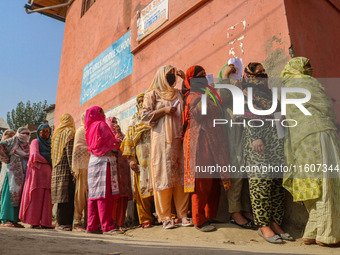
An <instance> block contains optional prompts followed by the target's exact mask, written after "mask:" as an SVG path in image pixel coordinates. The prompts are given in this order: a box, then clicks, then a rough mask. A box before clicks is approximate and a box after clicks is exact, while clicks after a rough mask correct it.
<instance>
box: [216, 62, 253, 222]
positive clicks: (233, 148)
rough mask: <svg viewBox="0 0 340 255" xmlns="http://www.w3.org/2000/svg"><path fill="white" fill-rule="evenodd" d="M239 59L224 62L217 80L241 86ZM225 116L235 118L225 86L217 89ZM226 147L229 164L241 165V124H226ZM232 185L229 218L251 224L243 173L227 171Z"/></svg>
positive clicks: (247, 188) (246, 187) (240, 63)
mask: <svg viewBox="0 0 340 255" xmlns="http://www.w3.org/2000/svg"><path fill="white" fill-rule="evenodd" d="M242 69H243V67H242V60H241V59H239V58H231V59H229V61H228V63H227V64H225V65H224V66H223V68H222V69H221V71H220V72H219V73H218V76H217V81H216V83H217V84H232V85H235V86H237V87H238V88H241V85H242V82H241V81H242V74H243V70H242ZM218 92H219V94H220V95H221V99H222V103H223V109H224V114H225V117H224V119H227V120H233V121H236V118H235V116H234V114H233V97H232V94H231V92H230V90H228V89H219V90H218ZM227 132H228V137H227V141H228V149H229V159H230V164H231V165H233V166H236V167H237V169H238V170H239V169H240V166H241V165H242V132H243V126H242V125H233V126H232V127H231V126H229V125H227ZM230 177H231V178H230V180H231V187H230V189H229V190H228V193H227V196H228V210H229V213H230V222H231V223H233V224H236V225H238V226H240V227H242V228H246V229H251V228H254V227H255V226H254V221H253V219H254V218H253V216H252V214H251V213H250V212H251V206H250V198H249V187H248V180H247V178H246V174H245V173H241V172H240V171H239V172H232V173H230Z"/></svg>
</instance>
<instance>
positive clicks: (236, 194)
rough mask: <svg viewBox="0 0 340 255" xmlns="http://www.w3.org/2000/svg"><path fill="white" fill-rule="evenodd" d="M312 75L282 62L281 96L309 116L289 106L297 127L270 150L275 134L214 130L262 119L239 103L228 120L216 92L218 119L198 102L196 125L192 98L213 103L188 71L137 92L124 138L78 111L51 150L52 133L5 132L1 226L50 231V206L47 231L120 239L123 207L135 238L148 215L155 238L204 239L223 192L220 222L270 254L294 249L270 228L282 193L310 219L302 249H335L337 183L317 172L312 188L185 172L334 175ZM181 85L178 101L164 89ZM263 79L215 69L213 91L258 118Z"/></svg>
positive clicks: (98, 113)
mask: <svg viewBox="0 0 340 255" xmlns="http://www.w3.org/2000/svg"><path fill="white" fill-rule="evenodd" d="M312 72H313V69H312V68H311V65H310V62H309V60H308V59H307V58H304V57H298V58H293V59H292V60H290V61H289V62H288V63H287V65H286V66H285V68H284V70H283V71H282V74H281V80H282V83H283V84H284V86H285V87H299V88H306V89H308V90H309V91H310V92H311V99H310V100H309V102H308V103H305V104H304V106H305V107H306V108H307V109H308V110H309V111H310V112H311V113H312V116H305V115H304V114H303V113H302V112H301V111H300V110H299V109H298V108H296V107H294V106H293V105H288V106H287V115H286V118H287V121H288V119H294V120H297V121H298V126H297V127H295V128H286V130H285V133H286V134H285V138H284V139H282V138H278V135H277V131H276V128H275V126H274V127H273V126H272V125H271V124H270V123H268V122H267V123H265V124H264V126H263V127H262V128H254V127H250V126H244V127H243V126H240V125H238V126H235V127H232V128H230V127H227V126H218V127H216V128H213V127H212V124H211V123H212V122H211V120H212V119H216V118H225V119H234V120H244V119H245V120H251V119H260V120H261V119H268V118H272V119H273V116H272V115H270V116H258V115H255V114H253V113H251V111H250V110H249V107H248V105H247V103H246V104H245V114H244V115H242V116H234V115H233V113H232V105H233V103H232V97H231V94H230V92H227V90H225V91H224V92H223V91H219V93H218V94H216V95H217V98H216V99H217V100H221V102H222V103H223V104H222V105H223V107H219V106H218V104H215V103H214V102H213V101H214V100H212V99H208V102H207V103H208V107H207V110H208V114H207V115H206V116H204V117H202V115H201V108H202V104H201V103H202V102H201V95H202V94H203V93H205V91H207V90H212V91H213V92H216V91H215V90H214V89H213V87H212V86H210V85H211V84H209V82H208V80H207V78H206V71H205V69H204V68H203V67H201V66H198V65H197V66H193V67H190V68H189V69H188V70H187V72H186V73H184V72H183V71H180V70H177V69H176V68H175V67H173V66H170V65H167V66H163V67H161V68H160V69H159V70H158V71H157V73H156V75H155V77H154V79H153V81H152V83H151V86H150V88H149V89H148V90H147V92H146V93H145V94H140V95H139V96H137V112H136V113H135V115H134V116H133V117H132V119H131V121H130V123H129V126H128V130H127V132H126V134H123V133H122V131H121V130H120V127H119V125H118V122H117V119H116V118H114V117H110V118H107V119H106V117H105V114H104V111H103V109H102V108H101V107H99V106H94V107H91V108H90V109H88V110H86V112H85V113H84V114H83V115H82V121H81V126H80V127H79V128H78V129H77V131H76V128H75V123H74V120H73V118H72V116H71V115H69V114H64V115H62V117H61V120H60V125H59V127H58V128H57V129H56V130H55V132H54V134H53V137H52V139H51V135H52V134H51V128H50V127H49V126H48V125H47V124H42V125H40V126H39V128H38V130H37V139H34V140H33V141H32V142H31V144H30V145H29V140H30V131H29V130H28V129H27V128H19V129H18V130H17V132H16V133H15V132H14V131H13V130H7V131H5V133H4V134H3V137H2V141H1V143H0V159H1V162H2V170H1V176H0V192H1V211H0V220H1V221H2V224H1V226H2V227H23V226H22V225H21V224H19V222H20V221H21V222H23V223H25V224H29V225H31V227H32V228H54V226H53V225H52V207H53V204H57V213H56V226H55V228H56V229H58V230H65V231H70V230H72V229H73V231H86V232H88V233H103V234H109V235H113V234H118V233H123V232H124V231H125V228H124V222H125V215H126V210H127V204H128V201H129V200H131V199H133V200H134V201H135V202H136V208H137V212H138V218H139V223H140V224H141V226H142V227H143V228H150V227H152V225H153V224H155V223H154V215H153V209H152V208H153V204H154V207H155V215H156V217H157V220H158V222H160V223H161V224H162V226H163V228H164V229H172V228H175V227H178V226H182V227H190V226H194V227H195V228H196V229H197V230H199V231H202V232H210V231H214V230H216V228H215V226H214V225H213V222H214V218H216V216H217V210H218V205H219V198H220V189H221V187H224V189H225V190H227V198H228V205H229V206H228V208H229V213H230V215H231V216H230V222H231V223H234V224H236V225H238V226H240V227H243V228H248V229H257V231H258V234H259V235H260V236H261V237H263V238H264V239H265V240H266V241H268V242H270V243H278V244H280V243H284V242H285V241H293V240H294V238H293V237H292V236H291V235H290V234H289V233H287V232H286V231H285V230H283V229H282V227H281V224H282V220H283V214H284V189H287V190H288V191H289V192H290V193H291V194H292V196H293V199H294V202H302V203H303V204H304V206H305V207H306V209H307V211H308V213H309V218H308V221H307V225H306V227H305V231H304V235H303V241H304V243H305V244H318V245H321V246H334V245H339V244H340V228H339V226H340V217H339V216H338V215H339V214H340V178H339V172H337V174H336V175H334V173H333V176H330V173H329V172H328V171H326V172H323V173H321V174H320V175H317V176H315V175H314V176H309V175H308V173H306V172H300V173H298V172H293V171H291V172H288V173H282V175H281V176H277V175H275V176H273V175H271V174H270V173H261V172H249V173H247V176H246V178H244V177H245V176H243V175H242V174H241V173H238V174H236V175H233V176H232V178H231V176H229V174H228V173H223V172H221V173H214V174H211V173H206V172H196V171H195V166H197V165H209V164H210V165H213V164H219V165H228V164H232V165H235V166H237V167H240V166H241V165H244V166H261V165H272V166H280V165H283V164H286V165H288V164H290V165H305V164H326V165H328V166H339V165H340V143H339V139H338V137H337V129H336V126H335V113H334V110H333V107H332V104H331V103H330V101H329V100H328V98H327V96H326V95H325V93H324V88H323V86H322V85H321V84H320V83H319V82H318V81H317V80H316V79H314V78H313V77H312ZM180 78H181V79H182V80H183V82H182V89H181V90H179V89H176V88H175V86H176V83H177V80H179V79H180ZM267 78H268V75H267V74H266V72H265V70H264V68H263V65H262V64H260V63H249V64H248V65H247V66H246V67H245V68H243V67H242V62H241V61H240V60H239V59H237V58H234V59H230V60H229V61H228V63H227V64H226V65H225V66H224V67H223V68H222V69H221V71H220V72H219V74H218V80H217V82H218V83H227V84H233V85H235V86H238V87H239V88H241V89H242V90H243V92H244V96H245V98H247V96H248V93H247V91H248V88H252V89H253V105H254V106H255V108H256V109H258V110H266V109H269V108H270V107H271V106H272V104H273V99H272V92H271V89H270V88H269V86H268V79H267ZM193 81H195V84H196V83H198V84H199V86H198V87H197V86H196V85H194V82H193ZM292 96H293V97H294V95H292ZM296 97H298V96H296ZM245 102H247V100H245ZM277 111H280V109H277ZM202 118H203V119H202ZM202 120H203V121H202ZM217 134H218V135H217ZM213 148H218V151H217V150H214V149H213ZM216 151H217V152H216ZM130 171H132V173H133V178H131V177H130V173H131V172H130ZM248 185H249V189H247V186H248ZM244 187H246V188H244ZM245 192H246V194H248V195H244V194H245ZM241 198H243V199H244V198H249V200H250V201H249V202H248V201H241ZM190 202H191V203H190ZM241 202H242V203H241ZM242 204H243V206H242ZM189 205H191V208H189ZM189 211H190V212H191V215H192V218H189V217H188V212H189Z"/></svg>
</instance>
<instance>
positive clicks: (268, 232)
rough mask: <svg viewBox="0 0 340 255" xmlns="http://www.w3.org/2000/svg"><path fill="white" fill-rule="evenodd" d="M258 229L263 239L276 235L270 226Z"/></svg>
mask: <svg viewBox="0 0 340 255" xmlns="http://www.w3.org/2000/svg"><path fill="white" fill-rule="evenodd" d="M260 229H261V232H262V234H263V236H264V237H272V236H275V235H276V234H275V233H274V231H273V230H272V229H271V228H270V226H266V227H260Z"/></svg>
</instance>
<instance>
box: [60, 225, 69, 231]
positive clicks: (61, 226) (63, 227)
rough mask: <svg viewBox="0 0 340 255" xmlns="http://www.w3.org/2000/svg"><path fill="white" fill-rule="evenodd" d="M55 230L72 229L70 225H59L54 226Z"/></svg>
mask: <svg viewBox="0 0 340 255" xmlns="http://www.w3.org/2000/svg"><path fill="white" fill-rule="evenodd" d="M56 229H57V230H61V231H72V228H71V226H70V225H59V226H57V227H56Z"/></svg>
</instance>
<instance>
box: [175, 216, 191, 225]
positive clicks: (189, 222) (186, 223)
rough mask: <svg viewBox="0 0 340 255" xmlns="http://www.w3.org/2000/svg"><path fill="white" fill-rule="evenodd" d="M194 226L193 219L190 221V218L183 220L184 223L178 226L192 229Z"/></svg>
mask: <svg viewBox="0 0 340 255" xmlns="http://www.w3.org/2000/svg"><path fill="white" fill-rule="evenodd" d="M183 220H185V221H184V222H183ZM193 225H194V224H193V223H192V219H190V218H188V217H185V218H182V221H181V222H180V223H178V226H182V227H191V226H193Z"/></svg>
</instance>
